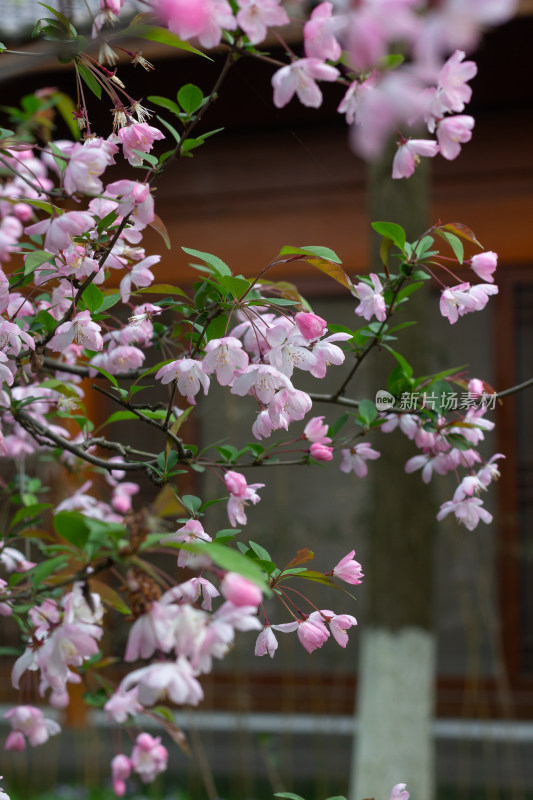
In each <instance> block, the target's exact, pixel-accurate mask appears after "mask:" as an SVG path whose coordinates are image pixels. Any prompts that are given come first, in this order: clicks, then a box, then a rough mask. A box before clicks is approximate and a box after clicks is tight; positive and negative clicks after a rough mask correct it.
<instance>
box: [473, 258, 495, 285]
mask: <svg viewBox="0 0 533 800" xmlns="http://www.w3.org/2000/svg"><path fill="white" fill-rule="evenodd" d="M497 265H498V254H497V253H494V252H493V251H492V250H488V251H487V252H486V253H478V254H477V255H475V256H472V258H471V259H470V266H471V267H472V269H473V270H474V272H475V273H476V275H477V276H478V278H481V280H482V281H487V282H488V283H494V278H493V277H492V273H493V272H494V270H495V269H496V267H497Z"/></svg>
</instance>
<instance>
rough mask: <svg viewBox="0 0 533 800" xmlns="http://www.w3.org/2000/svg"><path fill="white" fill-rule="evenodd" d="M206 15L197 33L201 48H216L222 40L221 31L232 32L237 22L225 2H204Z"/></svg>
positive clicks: (219, 0) (224, 0)
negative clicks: (205, 3)
mask: <svg viewBox="0 0 533 800" xmlns="http://www.w3.org/2000/svg"><path fill="white" fill-rule="evenodd" d="M206 2H207V15H206V20H205V23H204V26H203V28H202V30H201V31H199V33H198V40H199V42H200V44H201V45H202V47H207V48H211V47H216V46H217V45H219V44H220V40H221V38H222V29H224V30H226V31H234V30H235V28H236V27H237V20H236V19H235V17H234V16H233V11H232V9H231V6H230V4H229V3H228V2H227V0H206Z"/></svg>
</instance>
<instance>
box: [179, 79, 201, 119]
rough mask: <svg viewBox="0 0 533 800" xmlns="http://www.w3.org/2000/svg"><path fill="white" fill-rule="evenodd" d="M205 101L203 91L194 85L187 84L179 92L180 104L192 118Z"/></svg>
mask: <svg viewBox="0 0 533 800" xmlns="http://www.w3.org/2000/svg"><path fill="white" fill-rule="evenodd" d="M203 99H204V95H203V92H202V90H201V89H199V88H198V86H195V85H194V83H187V84H186V85H185V86H182V87H181V89H180V90H179V92H178V103H179V104H180V106H181V107H182V109H183V110H184V111H185V113H186V114H187V115H188V116H191V114H194V112H195V111H197V110H198V109H199V108H200V106H201V105H202V101H203Z"/></svg>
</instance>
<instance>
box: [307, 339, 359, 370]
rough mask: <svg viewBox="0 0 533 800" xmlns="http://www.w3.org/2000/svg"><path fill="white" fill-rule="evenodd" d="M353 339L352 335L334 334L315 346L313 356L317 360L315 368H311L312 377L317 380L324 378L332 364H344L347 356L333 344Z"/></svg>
mask: <svg viewBox="0 0 533 800" xmlns="http://www.w3.org/2000/svg"><path fill="white" fill-rule="evenodd" d="M351 338H352V334H351V333H342V332H341V331H339V333H332V334H331V335H330V336H326V338H325V339H321V340H320V341H319V342H317V343H316V344H315V345H314V346H313V355H314V356H315V358H316V362H315V364H314V366H313V367H312V368H311V375H313V376H314V377H315V378H323V377H324V376H325V374H326V371H327V368H328V367H329V366H330V365H331V364H335V366H338V365H339V364H343V363H344V359H345V355H344V353H343V351H342V350H341V349H340V347H338V346H337V345H336V344H333V342H346V341H348V339H351Z"/></svg>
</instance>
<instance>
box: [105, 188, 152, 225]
mask: <svg viewBox="0 0 533 800" xmlns="http://www.w3.org/2000/svg"><path fill="white" fill-rule="evenodd" d="M106 191H107V193H108V194H109V195H110V196H111V197H113V198H116V199H117V200H118V207H117V210H118V213H119V214H120V216H121V217H125V216H127V215H128V214H130V213H132V212H134V216H135V217H136V218H137V219H138V221H139V222H140V223H141V224H142V225H149V224H150V223H151V222H153V221H154V198H153V197H152V195H151V194H150V186H149V184H148V183H139V182H138V181H128V180H120V181H114V182H113V183H110V184H108V185H107V187H106Z"/></svg>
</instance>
